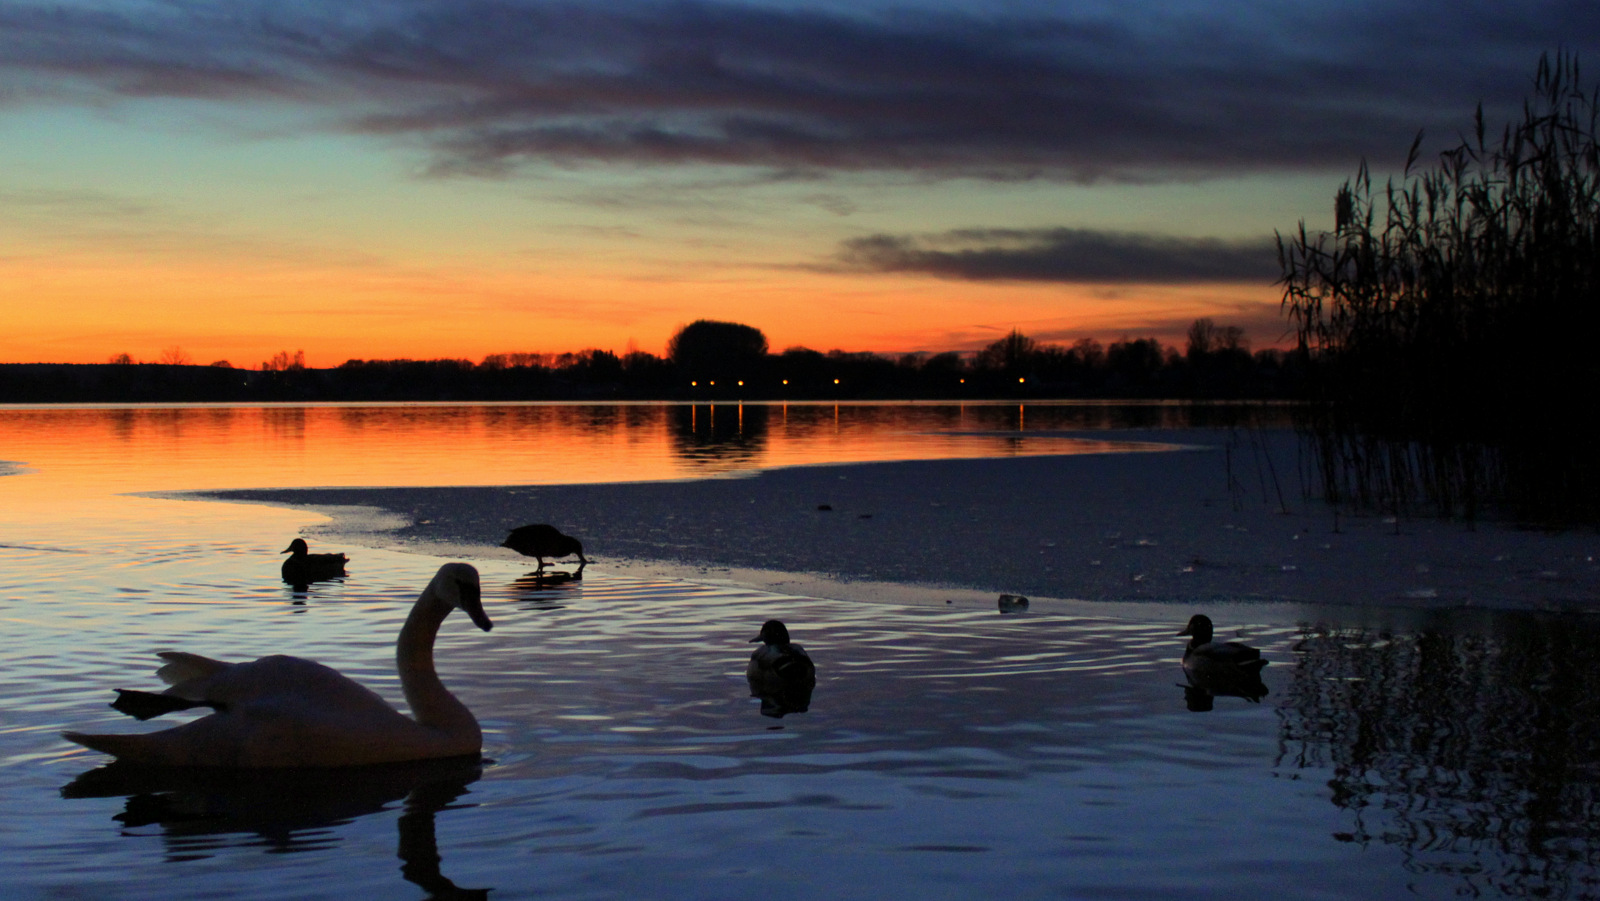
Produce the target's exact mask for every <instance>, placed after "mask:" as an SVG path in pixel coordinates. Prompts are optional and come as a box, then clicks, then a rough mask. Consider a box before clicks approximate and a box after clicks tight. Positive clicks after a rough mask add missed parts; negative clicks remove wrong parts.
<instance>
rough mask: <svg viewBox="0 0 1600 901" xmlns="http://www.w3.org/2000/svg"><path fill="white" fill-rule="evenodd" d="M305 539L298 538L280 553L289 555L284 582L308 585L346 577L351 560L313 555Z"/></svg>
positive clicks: (328, 555) (326, 555)
mask: <svg viewBox="0 0 1600 901" xmlns="http://www.w3.org/2000/svg"><path fill="white" fill-rule="evenodd" d="M310 551H311V549H310V548H309V547H308V546H307V545H306V540H305V539H304V538H296V539H295V540H293V541H291V542H289V546H288V547H286V548H284V549H283V550H282V551H280V552H279V553H283V554H288V555H289V559H287V560H285V561H283V581H285V582H288V583H289V584H291V585H307V584H309V583H311V582H321V581H323V580H324V579H337V578H339V577H340V576H342V575H344V565H345V564H346V563H349V562H350V558H349V557H346V556H345V555H343V554H313V553H311V552H310Z"/></svg>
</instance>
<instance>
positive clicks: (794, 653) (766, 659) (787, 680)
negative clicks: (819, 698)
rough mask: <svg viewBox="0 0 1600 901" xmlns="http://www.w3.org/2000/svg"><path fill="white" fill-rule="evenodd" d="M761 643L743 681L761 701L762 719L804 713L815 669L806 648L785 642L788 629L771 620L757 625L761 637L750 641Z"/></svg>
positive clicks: (815, 678)
mask: <svg viewBox="0 0 1600 901" xmlns="http://www.w3.org/2000/svg"><path fill="white" fill-rule="evenodd" d="M750 641H752V642H757V641H759V642H761V647H759V648H756V649H755V652H754V653H752V654H751V655H750V665H749V666H747V667H746V668H745V671H744V675H745V679H746V680H747V681H748V682H749V683H750V695H751V696H752V697H757V698H760V699H761V713H762V715H763V716H771V717H781V716H783V715H784V714H786V713H804V712H806V710H807V709H809V707H810V706H811V690H812V689H813V688H814V687H816V684H817V668H816V666H815V665H814V664H812V662H811V655H809V654H807V653H806V649H805V648H802V647H800V646H799V645H797V644H795V643H794V642H792V641H790V640H789V629H788V627H786V626H784V624H783V623H781V622H779V621H778V620H775V619H769V620H767V621H766V622H765V623H762V625H761V634H759V635H757V636H756V637H755V638H752V639H750Z"/></svg>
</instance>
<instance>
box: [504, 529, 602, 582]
mask: <svg viewBox="0 0 1600 901" xmlns="http://www.w3.org/2000/svg"><path fill="white" fill-rule="evenodd" d="M500 546H501V547H508V548H511V549H512V550H514V551H516V552H517V553H519V554H521V555H522V556H524V557H533V558H534V559H536V560H538V561H539V569H538V570H537V572H544V567H545V562H544V558H546V557H553V558H554V557H570V556H571V555H573V554H577V555H578V572H580V573H581V572H583V568H584V567H585V566H588V565H589V561H588V559H587V558H585V557H584V556H583V542H581V541H579V540H578V539H576V538H573V537H572V536H571V535H564V534H562V532H561V530H560V529H558V528H556V527H555V526H552V525H549V524H547V523H542V522H541V523H534V524H532V525H527V526H518V527H517V528H515V529H512V530H511V534H510V535H507V536H506V540H505V541H502V542H501V543H500Z"/></svg>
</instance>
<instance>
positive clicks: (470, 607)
mask: <svg viewBox="0 0 1600 901" xmlns="http://www.w3.org/2000/svg"><path fill="white" fill-rule="evenodd" d="M457 590H458V591H460V592H461V598H460V600H459V601H458V602H457V603H456V606H457V607H460V608H461V611H462V612H463V613H465V614H466V615H467V616H470V617H472V624H473V625H474V626H477V627H478V628H480V629H482V630H483V631H485V632H487V631H489V630H490V629H493V628H494V623H492V622H490V621H489V614H487V613H484V612H483V589H481V588H479V587H478V586H477V585H471V584H461V585H458V586H457Z"/></svg>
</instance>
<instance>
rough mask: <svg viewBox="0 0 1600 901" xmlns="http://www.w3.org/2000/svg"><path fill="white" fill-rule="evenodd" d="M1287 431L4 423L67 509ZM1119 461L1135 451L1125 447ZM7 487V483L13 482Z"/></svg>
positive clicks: (1013, 413)
mask: <svg viewBox="0 0 1600 901" xmlns="http://www.w3.org/2000/svg"><path fill="white" fill-rule="evenodd" d="M1239 420H1249V421H1251V422H1253V423H1255V424H1258V425H1271V424H1274V423H1277V424H1286V423H1287V422H1288V411H1287V409H1286V408H1278V407H1260V406H1248V405H1234V406H1231V407H1224V406H1197V405H1192V404H1133V405H1129V404H1099V403H1083V402H1057V403H1037V404H1028V405H1026V406H1022V405H1018V404H988V403H965V404H953V403H939V404H692V405H690V404H654V403H652V404H454V405H452V404H431V405H428V404H410V405H401V404H387V405H384V404H378V405H320V406H319V405H281V406H259V407H213V406H204V405H198V406H177V407H134V406H129V407H109V408H98V407H9V408H3V409H0V442H3V443H4V445H5V447H6V457H7V459H8V460H10V461H12V462H13V463H15V464H17V465H18V466H24V467H27V468H26V470H25V473H24V474H26V475H29V476H30V477H32V478H29V479H25V480H18V482H19V483H20V484H19V485H18V486H16V487H14V488H13V489H12V490H17V491H20V490H22V487H23V486H25V485H38V486H39V487H38V490H39V491H49V492H50V493H51V497H50V498H49V501H50V502H58V501H59V499H60V497H61V496H62V495H63V494H64V493H67V492H70V493H71V494H73V495H74V496H88V495H94V496H102V495H103V494H104V493H105V491H106V490H107V489H109V490H111V491H163V490H196V491H203V490H208V489H211V490H214V489H226V488H248V487H261V486H271V487H276V488H293V487H309V486H319V487H325V486H335V485H346V486H361V485H392V486H402V485H505V484H515V483H524V482H528V483H539V484H562V483H576V482H613V481H641V480H656V479H680V478H685V477H694V476H702V475H705V474H707V473H708V472H711V473H716V472H728V471H735V470H741V469H752V468H758V467H772V466H795V465H808V464H815V463H844V462H860V461H872V460H914V459H942V458H960V457H987V456H1011V455H1016V454H1065V453H1082V452H1101V451H1104V450H1105V449H1106V448H1105V446H1104V445H1102V444H1097V443H1095V442H1092V441H1085V440H1083V439H1082V438H1081V437H1068V436H1066V435H1065V434H1064V433H1065V432H1067V431H1078V430H1097V429H1106V428H1128V427H1148V428H1162V429H1165V428H1181V427H1184V426H1188V425H1215V424H1219V423H1221V422H1224V421H1227V422H1234V421H1239ZM1124 449H1129V448H1124ZM8 481H9V480H8Z"/></svg>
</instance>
